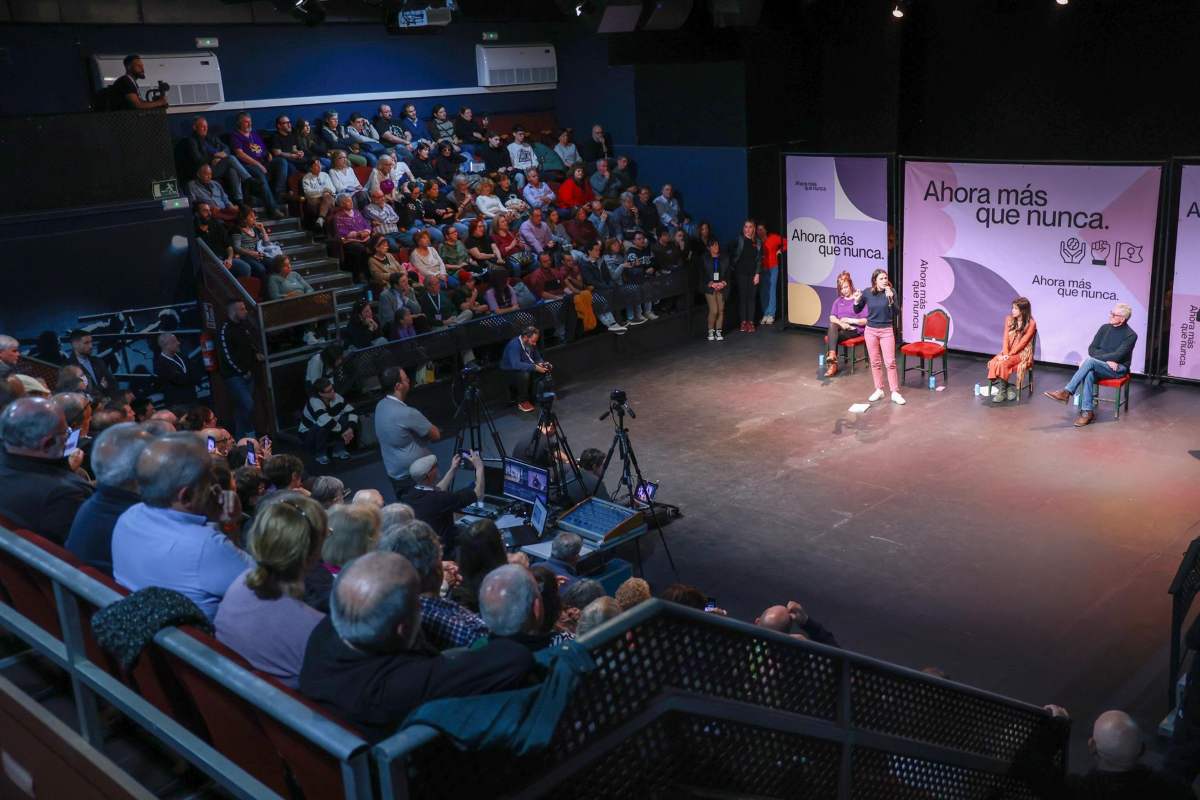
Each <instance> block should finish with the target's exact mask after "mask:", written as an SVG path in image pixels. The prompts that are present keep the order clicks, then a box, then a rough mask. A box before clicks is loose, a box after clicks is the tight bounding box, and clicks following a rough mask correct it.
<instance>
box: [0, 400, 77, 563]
mask: <svg viewBox="0 0 1200 800" xmlns="http://www.w3.org/2000/svg"><path fill="white" fill-rule="evenodd" d="M0 441H3V443H4V447H3V452H0V514H3V515H4V516H5V517H7V518H8V520H9V521H10V522H12V523H13V524H14V525H16V526H17V527H20V528H25V529H27V530H31V531H33V532H34V533H39V534H41V535H42V536H45V537H46V538H47V539H50V540H51V541H53V542H54V543H55V544H62V543H63V542H65V541H66V540H67V534H68V533H69V532H70V530H71V522H72V520H74V519H75V514H76V513H77V512H78V511H79V507H80V506H82V505H83V503H84V501H86V500H87V499H88V498H89V497H91V495H92V487H91V485H90V484H89V483H88V482H87V481H85V480H84V479H82V478H80V477H79V476H78V475H76V474H75V473H74V472H72V471H71V469H70V468H69V467H68V466H67V464H66V461H64V460H63V451H64V449H65V446H66V441H67V421H66V418H65V417H64V416H63V412H62V410H61V409H59V408H58V406H57V405H56V404H55V403H53V402H52V401H50V400H48V399H46V398H42V397H20V398H17V399H16V400H14V401H12V402H11V403H9V404H8V405H7V406H6V407H5V409H4V413H3V414H2V415H0Z"/></svg>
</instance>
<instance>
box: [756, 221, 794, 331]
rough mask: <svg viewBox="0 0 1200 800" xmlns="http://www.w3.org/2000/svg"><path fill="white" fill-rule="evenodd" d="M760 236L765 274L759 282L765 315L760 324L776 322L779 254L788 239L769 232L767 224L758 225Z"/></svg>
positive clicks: (785, 248) (760, 298) (759, 291)
mask: <svg viewBox="0 0 1200 800" xmlns="http://www.w3.org/2000/svg"><path fill="white" fill-rule="evenodd" d="M758 238H759V239H761V240H762V243H763V265H762V268H763V276H762V280H761V281H759V282H758V299H759V302H761V303H762V307H763V317H762V319H761V320H760V321H759V323H758V324H759V325H774V324H775V294H776V292H777V291H778V290H779V273H778V272H776V271H775V269H776V268H777V267H778V266H779V256H780V254H781V253H783V252H784V251H786V250H787V239H784V238H783V237H782V236H780V235H779V234H778V233H767V226H766V225H759V226H758Z"/></svg>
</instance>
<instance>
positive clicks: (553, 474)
mask: <svg viewBox="0 0 1200 800" xmlns="http://www.w3.org/2000/svg"><path fill="white" fill-rule="evenodd" d="M542 437H545V448H546V457H547V460H548V466H547V469H548V470H549V472H550V486H549V489H550V490H552V491H556V492H557V493H556V494H551V495H550V499H551V500H552V501H556V502H557V504H558V505H562V506H566V505H568V504H569V502H570V501H569V499H568V493H567V484H568V481H569V480H574V481H575V482H576V483H578V484H579V485H580V486H583V473H582V472H581V471H580V469H579V462H578V461H577V460H576V459H575V454H574V453H573V452H572V451H571V443H570V442H568V441H567V434H566V433H564V432H563V428H562V423H560V422H559V421H558V415H557V414H555V413H554V401H553V398H552V397H551V399H550V400H549V401H542V402H541V412H540V413H539V414H538V421H537V425H536V426H534V429H533V436H531V437H530V439H529V448H528V452H529V458H530V460H531V461H533V462H535V463H536V462H537V461H538V459H537V458H536V456H537V453H538V446H539V445H540V444H541V440H542ZM568 470H570V474H568Z"/></svg>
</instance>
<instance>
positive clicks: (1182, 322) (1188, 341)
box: [1167, 166, 1200, 380]
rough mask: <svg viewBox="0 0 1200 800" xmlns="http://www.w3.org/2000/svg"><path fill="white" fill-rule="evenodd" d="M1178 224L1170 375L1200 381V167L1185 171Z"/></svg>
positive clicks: (1190, 167)
mask: <svg viewBox="0 0 1200 800" xmlns="http://www.w3.org/2000/svg"><path fill="white" fill-rule="evenodd" d="M1178 222H1179V227H1178V229H1177V230H1176V232H1175V280H1174V282H1173V283H1172V284H1171V335H1170V342H1171V344H1170V349H1169V350H1168V353H1167V374H1168V375H1170V376H1171V377H1172V378H1191V379H1193V380H1200V352H1197V351H1196V314H1197V313H1200V166H1185V167H1184V168H1183V175H1182V177H1181V179H1180V183H1179V220H1178Z"/></svg>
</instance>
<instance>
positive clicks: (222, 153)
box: [184, 117, 250, 205]
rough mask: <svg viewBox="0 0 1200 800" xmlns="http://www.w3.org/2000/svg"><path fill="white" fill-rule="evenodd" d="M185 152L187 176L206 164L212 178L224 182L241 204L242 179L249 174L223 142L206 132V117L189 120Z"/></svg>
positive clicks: (234, 198)
mask: <svg viewBox="0 0 1200 800" xmlns="http://www.w3.org/2000/svg"><path fill="white" fill-rule="evenodd" d="M184 153H185V154H186V156H187V166H186V174H187V175H195V174H196V173H197V171H198V170H199V169H200V167H201V166H205V165H207V166H208V167H209V168H210V169H211V170H212V172H211V174H212V177H214V178H216V179H217V180H219V181H221V183H222V184H224V186H225V191H226V193H227V194H228V195H229V197H230V199H231V200H232V201H233V202H234V204H236V205H241V204H242V181H247V180H250V173H249V172H247V171H246V168H245V167H243V166H242V164H241V162H240V161H238V160H237V159H236V158H234V157H232V155H231V154H230V152H229V148H228V147H226V146H225V143H224V142H222V141H221V140H220V139H218V138H217V137H216V136H213V135H212V134H210V133H209V132H208V120H206V119H205V118H204V117H196V119H194V120H192V134H191V136H188V138H187V139H185V140H184ZM192 202H193V204H194V203H195V200H194V199H193V201H192Z"/></svg>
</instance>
